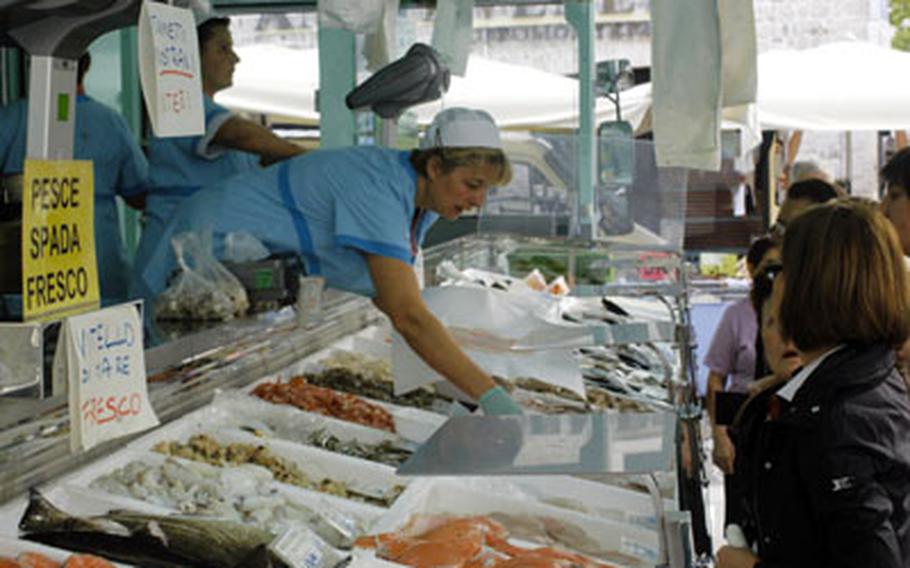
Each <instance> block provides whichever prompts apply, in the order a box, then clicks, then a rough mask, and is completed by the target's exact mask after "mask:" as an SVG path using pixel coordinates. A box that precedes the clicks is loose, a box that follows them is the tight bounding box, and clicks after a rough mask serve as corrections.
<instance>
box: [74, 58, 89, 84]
mask: <svg viewBox="0 0 910 568" xmlns="http://www.w3.org/2000/svg"><path fill="white" fill-rule="evenodd" d="M91 66H92V54H91V53H89V52H87V51H86V52H85V53H83V54H82V57H80V58H79V64H78V66H77V67H76V84H77V85H81V84H82V81H84V80H85V74H86V73H87V72H88V68H89V67H91Z"/></svg>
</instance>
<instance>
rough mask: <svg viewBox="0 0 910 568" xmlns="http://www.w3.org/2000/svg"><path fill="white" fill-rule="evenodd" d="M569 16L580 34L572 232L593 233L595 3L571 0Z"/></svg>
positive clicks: (567, 6)
mask: <svg viewBox="0 0 910 568" xmlns="http://www.w3.org/2000/svg"><path fill="white" fill-rule="evenodd" d="M566 20H567V21H568V22H569V23H570V24H571V25H572V27H574V28H575V32H576V33H577V35H578V107H579V108H578V164H577V168H578V172H577V174H578V175H577V178H578V187H576V192H577V198H578V211H577V213H576V216H575V217H573V219H572V221H571V222H572V223H574V224H575V226H574V227H570V233H571V234H572V235H573V236H578V237H582V238H593V237H594V180H595V179H596V178H595V166H596V163H597V162H596V156H595V153H594V150H595V147H594V128H595V125H594V76H595V72H594V67H595V62H594V5H593V2H591V1H590V0H568V1H567V2H566Z"/></svg>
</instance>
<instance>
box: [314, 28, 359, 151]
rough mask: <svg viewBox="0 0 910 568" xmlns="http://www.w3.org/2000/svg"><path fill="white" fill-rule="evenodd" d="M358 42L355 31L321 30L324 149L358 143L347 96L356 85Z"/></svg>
mask: <svg viewBox="0 0 910 568" xmlns="http://www.w3.org/2000/svg"><path fill="white" fill-rule="evenodd" d="M356 56H357V53H356V41H355V35H354V33H353V32H351V31H348V30H341V29H334V28H323V27H320V28H319V99H318V100H319V105H318V106H319V131H320V133H319V136H320V146H321V147H322V148H339V147H343V146H352V145H354V143H355V142H356V128H355V121H354V113H353V112H352V111H351V110H349V109H348V107H347V106H346V105H345V104H344V97H345V96H346V95H347V94H348V93H349V92H350V91H351V89H353V88H354V86H355V79H356V73H357V57H356Z"/></svg>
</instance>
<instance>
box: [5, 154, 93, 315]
mask: <svg viewBox="0 0 910 568" xmlns="http://www.w3.org/2000/svg"><path fill="white" fill-rule="evenodd" d="M94 185H95V183H94V169H93V168H92V162H91V161H88V160H26V161H25V172H24V180H23V188H22V313H23V316H24V317H23V319H24V320H25V321H34V320H50V319H59V318H61V317H65V316H67V315H72V314H78V313H80V312H84V311H87V310H94V309H96V308H97V307H98V265H97V263H96V261H95V196H94Z"/></svg>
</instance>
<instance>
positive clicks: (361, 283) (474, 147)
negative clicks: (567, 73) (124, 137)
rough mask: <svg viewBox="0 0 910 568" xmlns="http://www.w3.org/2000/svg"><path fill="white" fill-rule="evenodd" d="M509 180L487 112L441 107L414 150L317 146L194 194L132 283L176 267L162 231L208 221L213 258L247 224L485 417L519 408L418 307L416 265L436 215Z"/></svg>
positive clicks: (476, 202) (475, 203)
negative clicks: (363, 299)
mask: <svg viewBox="0 0 910 568" xmlns="http://www.w3.org/2000/svg"><path fill="white" fill-rule="evenodd" d="M511 175H512V171H511V166H510V164H509V161H508V159H507V158H506V156H505V153H504V152H503V151H502V143H501V141H500V138H499V130H498V129H497V128H496V125H495V123H494V122H493V119H492V117H490V115H489V114H487V113H485V112H483V111H476V110H470V109H463V108H452V109H447V110H445V111H443V112H441V113H439V114H438V115H437V116H436V118H435V119H434V121H433V124H432V125H431V126H430V128H429V129H428V131H427V134H426V136H425V137H424V140H423V143H422V145H421V149H419V150H414V151H411V152H408V151H400V150H391V149H387V148H378V147H368V146H361V147H353V148H342V149H337V150H320V151H316V152H313V153H311V154H308V155H306V156H300V157H297V158H294V159H291V160H287V161H285V162H282V163H281V164H277V165H275V166H272V167H270V168H266V169H265V170H262V171H256V172H250V173H247V174H243V175H240V176H236V177H234V178H232V179H230V180H227V181H226V182H224V183H223V184H221V185H217V186H212V187H208V188H205V189H203V190H202V191H200V192H198V193H197V194H196V195H194V196H193V198H192V199H190V200H189V201H188V202H187V204H186V206H185V207H184V208H182V210H181V211H180V212H179V213H178V214H177V216H176V217H175V218H174V220H173V221H172V222H171V223H170V225H169V226H168V227H167V232H166V235H165V236H166V237H168V238H165V239H162V241H161V242H160V243H158V246H157V249H156V250H155V251H154V254H153V256H152V257H151V262H150V263H149V264H148V266H147V267H146V269H145V270H144V271H142V272H138V273H137V274H136V275H135V276H136V277H137V279H136V280H135V281H134V282H136V284H137V288H138V287H140V286H141V287H142V288H144V291H145V293H146V295H147V296H148V297H151V296H155V295H157V294H159V293H160V292H161V291H162V290H163V289H164V285H165V279H166V276H167V274H168V273H169V272H170V271H171V270H173V268H174V267H175V262H174V256H173V252H172V251H171V250H170V245H169V244H168V243H169V240H170V239H169V236H170V235H174V234H177V233H180V232H182V231H186V230H192V229H194V228H202V227H211V228H212V229H213V231H214V241H215V243H216V245H215V246H216V254H220V253H221V252H222V247H223V242H222V241H223V237H224V235H225V234H227V233H229V232H232V231H240V230H243V231H248V232H250V233H252V234H253V235H255V236H256V237H257V238H259V239H260V240H261V241H262V242H263V243H264V244H265V245H266V246H267V247H268V248H269V249H270V250H271V251H273V252H286V251H294V252H297V253H299V254H300V255H301V256H302V258H303V260H304V264H305V265H306V270H307V273H308V274H310V275H320V276H323V277H324V278H325V280H326V284H327V285H328V286H329V287H333V288H338V289H341V290H347V291H349V292H354V293H357V294H361V295H364V296H369V297H371V298H372V299H373V302H374V303H375V304H376V306H377V307H378V308H379V309H380V310H382V311H383V312H384V313H385V314H386V315H387V316H389V318H390V319H391V321H392V324H393V325H394V327H395V329H396V330H397V331H398V332H399V333H400V334H401V335H402V336H403V337H404V339H405V340H406V341H407V342H408V344H409V345H410V346H411V348H413V349H414V351H415V352H416V353H417V354H418V355H420V356H421V357H422V358H423V359H424V361H426V362H427V364H429V365H430V367H432V368H433V369H435V370H436V371H437V372H439V373H440V374H441V375H442V376H444V377H446V378H447V379H448V380H450V381H451V382H452V383H454V384H455V385H456V386H457V387H459V388H460V389H461V390H462V391H464V392H465V393H466V394H468V395H469V396H471V397H472V398H475V399H478V400H479V402H480V404H481V406H482V407H483V408H484V410H485V411H486V412H487V413H492V414H510V413H518V412H520V410H519V407H518V405H516V404H515V402H513V401H512V399H511V398H509V396H508V394H506V392H505V391H504V390H502V389H501V388H499V387H496V384H495V383H494V382H493V380H492V378H491V377H490V376H489V375H488V374H487V373H485V372H484V371H483V370H482V369H480V367H478V366H477V365H476V364H475V363H474V362H473V361H471V359H470V358H468V357H467V355H465V354H464V352H463V351H462V350H461V349H460V348H459V347H458V345H457V344H456V343H455V341H454V340H453V339H452V337H451V335H449V333H448V331H447V330H446V328H445V327H444V326H443V325H442V324H441V323H440V322H439V320H437V319H436V317H435V316H434V315H433V314H432V313H431V312H430V310H429V309H428V308H427V306H426V304H425V303H424V302H423V299H422V297H421V295H420V288H419V286H418V283H417V277H416V275H415V273H414V268H413V263H414V259H415V257H416V255H417V253H418V252H419V247H420V244H421V242H422V241H423V238H424V236H425V235H426V232H427V230H428V229H429V227H430V226H431V225H432V224H433V222H435V221H436V219H438V218H439V217H440V216H442V217H445V218H447V219H455V218H457V217H458V216H459V215H460V214H461V213H462V212H463V211H465V210H468V209H474V208H477V207H480V206H481V205H483V203H484V200H485V198H486V194H487V191H488V190H489V189H490V188H491V187H494V186H499V185H503V184H506V183H508V181H509V179H510V178H511Z"/></svg>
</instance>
